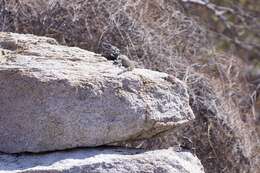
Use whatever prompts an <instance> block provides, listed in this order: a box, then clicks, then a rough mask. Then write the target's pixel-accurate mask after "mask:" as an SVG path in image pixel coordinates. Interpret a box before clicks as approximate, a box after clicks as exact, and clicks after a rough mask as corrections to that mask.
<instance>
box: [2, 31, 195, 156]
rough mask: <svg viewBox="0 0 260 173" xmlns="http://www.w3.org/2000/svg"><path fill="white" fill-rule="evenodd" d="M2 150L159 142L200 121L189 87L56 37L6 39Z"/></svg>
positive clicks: (10, 36) (7, 35) (14, 36)
mask: <svg viewBox="0 0 260 173" xmlns="http://www.w3.org/2000/svg"><path fill="white" fill-rule="evenodd" d="M0 53H1V54H0V141H1V142H0V151H2V152H6V153H19V152H43V151H54V150H63V149H68V148H75V147H86V146H91V147H93V146H100V145H106V144H110V143H114V142H120V141H129V140H136V139H142V138H148V137H151V136H154V135H156V134H158V133H160V132H162V131H166V130H168V129H170V128H175V127H177V126H181V125H185V124H186V122H189V120H192V119H194V115H193V112H192V110H191V108H190V106H189V96H188V92H187V87H186V85H185V84H184V83H183V82H181V81H180V80H178V79H176V78H174V77H173V76H169V75H168V74H166V73H161V72H156V71H151V70H146V69H134V70H132V71H127V70H126V69H125V68H124V67H119V66H118V65H114V64H113V62H112V61H108V60H106V59H105V58H104V57H101V56H100V55H98V54H95V53H92V52H88V51H85V50H82V49H80V48H76V47H65V46H61V45H58V44H57V42H56V41H55V40H54V39H50V38H46V37H36V36H33V35H22V34H14V33H0Z"/></svg>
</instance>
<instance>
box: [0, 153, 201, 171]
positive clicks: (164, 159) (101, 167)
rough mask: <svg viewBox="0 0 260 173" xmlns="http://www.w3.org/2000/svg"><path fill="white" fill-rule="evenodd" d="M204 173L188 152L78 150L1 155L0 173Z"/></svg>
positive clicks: (196, 160)
mask: <svg viewBox="0 0 260 173" xmlns="http://www.w3.org/2000/svg"><path fill="white" fill-rule="evenodd" d="M57 172H59V173H65V172H66V173H83V172H84V173H87V172H91V173H95V172H96V173H115V172H120V173H124V172H125V173H129V172H135V173H138V172H140V173H141V172H147V173H148V172H158V173H204V170H203V167H202V165H201V163H200V161H199V160H198V159H197V158H196V157H195V156H193V155H192V154H191V153H188V152H174V151H173V150H171V149H168V150H156V151H148V152H145V151H143V150H132V149H120V148H114V149H101V148H100V149H78V150H73V151H67V152H54V153H49V154H39V155H38V154H37V155H29V154H23V155H17V154H16V155H15V156H13V155H3V154H2V155H0V173H57Z"/></svg>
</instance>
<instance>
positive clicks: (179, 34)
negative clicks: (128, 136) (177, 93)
mask: <svg viewBox="0 0 260 173" xmlns="http://www.w3.org/2000/svg"><path fill="white" fill-rule="evenodd" d="M4 1H5V0H0V3H2V6H0V13H1V15H0V16H1V18H0V28H2V30H3V31H14V32H19V33H33V34H36V35H45V36H50V37H54V38H56V39H57V40H58V41H59V42H60V43H61V44H65V45H70V46H79V47H81V48H84V49H87V50H91V51H94V52H99V45H100V44H101V43H102V42H109V43H111V44H113V45H115V46H117V47H118V48H120V50H121V52H123V54H126V55H128V57H130V59H132V60H135V61H137V62H139V64H140V65H141V66H144V67H146V68H150V69H154V70H158V71H164V72H168V73H171V74H174V75H176V76H177V77H179V78H180V79H182V80H184V81H185V82H186V83H187V84H188V86H189V87H190V90H189V92H190V105H191V107H192V109H193V111H194V113H195V115H196V121H195V122H194V123H193V124H191V126H190V127H189V128H185V129H182V130H180V131H178V132H175V131H172V132H169V133H167V134H161V136H159V137H158V138H154V139H151V140H148V141H146V142H143V141H142V142H141V144H142V146H143V147H144V148H165V147H169V146H172V145H175V144H182V145H185V143H186V142H187V139H188V142H189V143H191V142H192V149H194V152H195V153H196V154H197V155H198V157H199V158H200V160H201V161H202V163H203V165H204V166H205V168H206V171H207V172H210V173H219V172H230V173H237V172H241V173H242V172H248V170H249V167H250V163H249V160H248V159H249V158H250V151H251V148H250V147H253V144H252V143H251V142H252V141H254V140H253V139H251V138H250V135H248V133H249V132H251V128H250V127H248V126H249V125H250V124H251V122H250V121H251V120H252V118H250V115H251V114H250V111H251V108H252V102H251V101H250V97H249V96H248V92H249V89H248V88H249V87H248V86H247V85H246V83H245V82H244V77H243V72H242V71H241V69H243V68H244V67H243V62H239V61H238V60H237V59H236V58H235V57H232V56H229V55H226V54H219V53H217V52H216V51H214V49H212V46H211V42H210V41H209V39H208V38H207V34H206V33H207V31H206V30H205V29H204V28H203V27H201V26H200V25H199V24H198V23H197V22H196V21H195V20H193V19H192V18H190V17H187V16H186V15H185V14H184V13H183V11H182V7H181V6H180V5H179V4H178V3H177V1H174V0H171V1H169V0H120V1H119V0H85V1H81V0H76V1H75V0H46V1H45V0H37V1H35V0H20V1H19V0H18V1H15V0H8V1H6V3H5V4H3V2H4ZM240 126H242V127H243V128H240ZM252 133H253V130H252ZM247 136H249V137H247ZM190 139H191V140H192V141H191V142H190ZM128 145H129V144H128ZM132 145H135V146H136V145H137V146H140V142H137V144H136V143H135V144H132ZM248 146H250V147H248Z"/></svg>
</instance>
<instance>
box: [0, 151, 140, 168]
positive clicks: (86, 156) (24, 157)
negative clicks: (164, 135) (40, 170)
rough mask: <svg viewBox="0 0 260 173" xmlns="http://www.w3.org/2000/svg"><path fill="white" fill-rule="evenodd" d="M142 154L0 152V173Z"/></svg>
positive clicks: (131, 152) (115, 152) (129, 152)
mask: <svg viewBox="0 0 260 173" xmlns="http://www.w3.org/2000/svg"><path fill="white" fill-rule="evenodd" d="M143 152H145V150H142V149H130V148H119V147H96V148H78V149H71V150H66V151H55V152H45V153H21V154H6V153H1V152H0V173H3V172H5V171H14V170H16V171H17V170H19V171H22V170H26V169H33V168H36V167H45V166H46V167H47V166H52V165H57V164H62V162H64V161H70V160H71V161H73V162H77V163H82V162H85V161H87V162H88V163H89V164H91V163H95V160H99V161H100V159H101V158H105V157H109V158H116V157H120V156H126V155H134V154H141V153H143Z"/></svg>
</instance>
